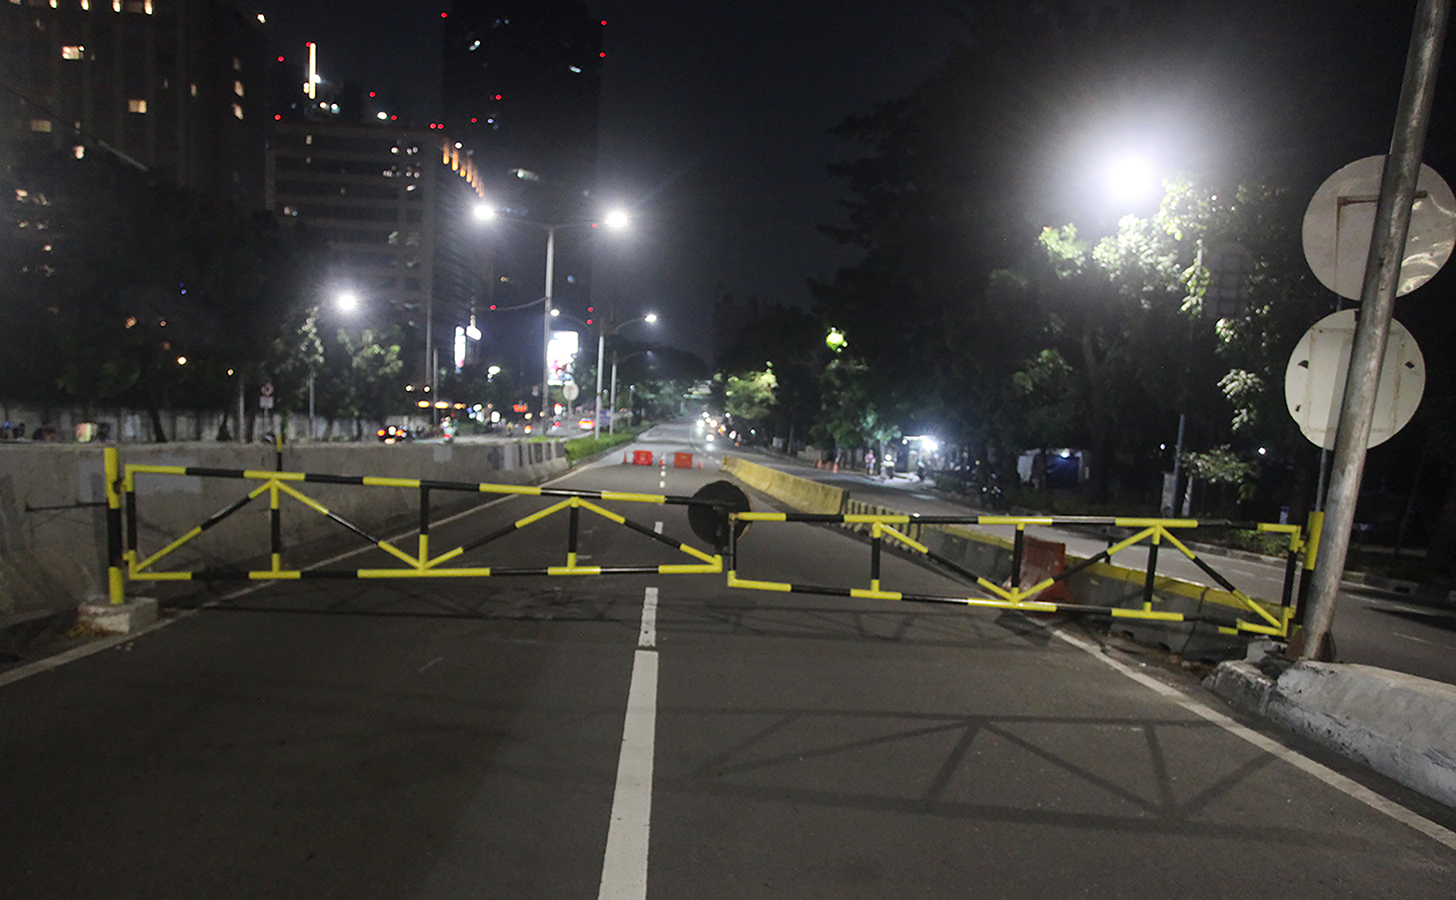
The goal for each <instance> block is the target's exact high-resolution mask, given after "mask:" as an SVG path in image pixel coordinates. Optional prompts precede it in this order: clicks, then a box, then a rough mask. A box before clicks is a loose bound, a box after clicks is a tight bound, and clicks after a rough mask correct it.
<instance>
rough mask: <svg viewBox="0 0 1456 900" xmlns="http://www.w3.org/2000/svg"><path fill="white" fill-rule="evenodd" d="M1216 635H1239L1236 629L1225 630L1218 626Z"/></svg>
mask: <svg viewBox="0 0 1456 900" xmlns="http://www.w3.org/2000/svg"><path fill="white" fill-rule="evenodd" d="M1218 633H1219V634H1238V633H1239V630H1238V629H1237V628H1226V627H1224V626H1223V625H1220V626H1218Z"/></svg>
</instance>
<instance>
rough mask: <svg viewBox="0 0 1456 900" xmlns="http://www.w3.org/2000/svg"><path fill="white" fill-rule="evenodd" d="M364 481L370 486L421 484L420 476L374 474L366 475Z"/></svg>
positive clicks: (409, 486) (413, 485)
mask: <svg viewBox="0 0 1456 900" xmlns="http://www.w3.org/2000/svg"><path fill="white" fill-rule="evenodd" d="M364 483H365V484H367V485H369V486H370V487H402V488H417V487H419V486H420V480H419V479H418V478H380V477H376V476H374V475H365V476H364Z"/></svg>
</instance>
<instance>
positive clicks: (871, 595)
mask: <svg viewBox="0 0 1456 900" xmlns="http://www.w3.org/2000/svg"><path fill="white" fill-rule="evenodd" d="M849 596H851V597H859V598H861V599H863V600H903V599H905V595H904V594H902V593H900V592H899V591H882V590H879V589H878V588H871V589H870V590H865V589H863V588H850V589H849Z"/></svg>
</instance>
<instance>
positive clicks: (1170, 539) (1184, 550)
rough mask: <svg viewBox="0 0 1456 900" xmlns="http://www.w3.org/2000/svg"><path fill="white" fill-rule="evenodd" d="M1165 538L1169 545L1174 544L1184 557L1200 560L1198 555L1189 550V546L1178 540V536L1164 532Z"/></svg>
mask: <svg viewBox="0 0 1456 900" xmlns="http://www.w3.org/2000/svg"><path fill="white" fill-rule="evenodd" d="M1163 536H1164V537H1166V538H1167V539H1168V543H1170V544H1172V545H1173V546H1174V547H1177V548H1178V550H1179V552H1181V553H1182V554H1183V555H1184V556H1186V557H1188V558H1189V559H1197V558H1198V554H1196V553H1194V552H1193V551H1192V550H1189V549H1188V546H1187V545H1186V544H1184V543H1183V542H1182V541H1180V540H1178V538H1177V536H1176V535H1174V534H1173V533H1172V532H1167V531H1165V532H1163Z"/></svg>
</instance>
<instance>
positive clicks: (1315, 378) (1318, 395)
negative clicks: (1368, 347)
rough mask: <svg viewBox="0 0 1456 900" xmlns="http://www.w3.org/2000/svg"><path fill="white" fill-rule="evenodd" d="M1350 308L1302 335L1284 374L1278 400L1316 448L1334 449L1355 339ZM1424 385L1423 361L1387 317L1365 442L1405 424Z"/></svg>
mask: <svg viewBox="0 0 1456 900" xmlns="http://www.w3.org/2000/svg"><path fill="white" fill-rule="evenodd" d="M1355 314H1356V310H1353V309H1347V310H1344V311H1342V312H1337V313H1335V314H1334V315H1330V316H1325V317H1324V318H1323V319H1320V320H1319V321H1318V322H1316V323H1314V325H1313V326H1312V327H1311V328H1310V329H1309V331H1306V332H1305V333H1304V337H1302V338H1300V339H1299V343H1298V344H1297V345H1296V346H1295V348H1294V353H1293V354H1291V355H1290V357H1289V366H1288V368H1286V369H1285V372H1284V400H1285V403H1287V404H1288V406H1289V414H1290V415H1291V416H1293V417H1294V421H1295V422H1297V423H1299V430H1300V431H1302V432H1304V436H1305V437H1307V438H1309V439H1310V441H1312V442H1313V443H1314V445H1315V446H1316V447H1323V448H1325V449H1326V450H1333V449H1334V448H1335V429H1336V428H1337V427H1338V426H1339V422H1340V405H1341V403H1342V401H1343V397H1344V392H1345V375H1346V373H1347V372H1348V371H1349V369H1350V351H1351V348H1352V347H1353V346H1354V343H1355ZM1425 389H1426V360H1425V357H1423V356H1422V355H1421V348H1420V347H1419V346H1417V345H1416V339H1415V338H1414V337H1412V336H1411V333H1410V332H1409V331H1407V330H1406V327H1405V326H1404V325H1402V324H1400V323H1399V322H1397V321H1395V320H1391V323H1390V334H1389V336H1388V337H1387V338H1386V341H1385V362H1384V363H1383V364H1382V365H1381V367H1380V386H1379V387H1378V388H1377V389H1376V392H1375V417H1374V419H1372V420H1371V423H1370V443H1369V445H1368V446H1371V447H1374V446H1375V445H1377V444H1381V443H1384V442H1385V441H1387V440H1389V439H1390V437H1391V436H1392V435H1394V434H1395V433H1396V432H1397V431H1400V430H1401V429H1402V428H1404V427H1405V425H1406V423H1407V422H1409V421H1410V420H1411V416H1413V415H1415V412H1416V407H1418V406H1420V405H1421V394H1422V393H1424V392H1425Z"/></svg>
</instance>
